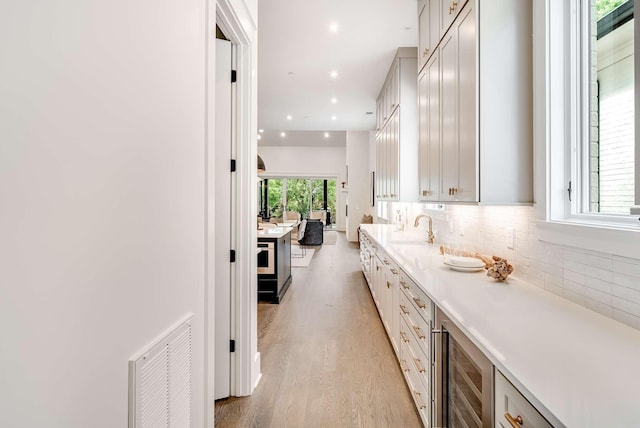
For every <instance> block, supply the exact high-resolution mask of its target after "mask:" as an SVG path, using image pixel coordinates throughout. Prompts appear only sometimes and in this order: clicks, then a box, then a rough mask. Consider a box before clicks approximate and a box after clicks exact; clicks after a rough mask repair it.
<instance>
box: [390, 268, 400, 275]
mask: <svg viewBox="0 0 640 428" xmlns="http://www.w3.org/2000/svg"><path fill="white" fill-rule="evenodd" d="M389 270H390V271H391V273H392V274H394V275H397V274H398V270H397V269H393V268H391V269H389Z"/></svg>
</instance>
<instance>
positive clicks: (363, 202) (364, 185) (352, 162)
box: [347, 131, 372, 242]
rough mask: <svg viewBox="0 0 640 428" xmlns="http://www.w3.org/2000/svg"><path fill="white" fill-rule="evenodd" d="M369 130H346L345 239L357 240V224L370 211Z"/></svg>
mask: <svg viewBox="0 0 640 428" xmlns="http://www.w3.org/2000/svg"><path fill="white" fill-rule="evenodd" d="M369 134H370V132H369V131H347V166H348V167H349V193H348V194H347V195H348V196H347V205H348V207H349V210H348V213H349V216H348V217H347V239H348V240H349V241H354V242H355V241H357V240H358V226H359V225H360V221H361V220H362V216H363V215H364V214H370V213H371V207H370V203H369V199H370V197H369V192H370V189H369V181H370V176H369V173H370V172H371V171H372V170H370V169H369Z"/></svg>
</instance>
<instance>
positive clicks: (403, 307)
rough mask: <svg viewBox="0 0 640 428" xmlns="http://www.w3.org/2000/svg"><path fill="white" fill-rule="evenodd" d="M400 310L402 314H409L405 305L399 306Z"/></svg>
mask: <svg viewBox="0 0 640 428" xmlns="http://www.w3.org/2000/svg"><path fill="white" fill-rule="evenodd" d="M400 310H402V313H403V314H405V315H407V314H408V313H409V311H408V310H407V307H406V306H405V305H400Z"/></svg>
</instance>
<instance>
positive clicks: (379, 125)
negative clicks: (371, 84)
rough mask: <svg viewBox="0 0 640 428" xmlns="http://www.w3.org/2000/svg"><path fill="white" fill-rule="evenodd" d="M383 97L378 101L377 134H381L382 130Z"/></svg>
mask: <svg viewBox="0 0 640 428" xmlns="http://www.w3.org/2000/svg"><path fill="white" fill-rule="evenodd" d="M382 99H383V97H382V95H380V96H379V97H378V99H377V100H376V132H377V133H379V132H380V131H381V130H382V125H383V121H382Z"/></svg>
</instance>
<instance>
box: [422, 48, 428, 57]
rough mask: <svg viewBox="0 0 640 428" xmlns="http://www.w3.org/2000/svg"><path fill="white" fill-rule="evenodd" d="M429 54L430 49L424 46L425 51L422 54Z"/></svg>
mask: <svg viewBox="0 0 640 428" xmlns="http://www.w3.org/2000/svg"><path fill="white" fill-rule="evenodd" d="M427 55H429V49H427V48H424V51H423V52H422V56H423V57H425V56H427Z"/></svg>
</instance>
